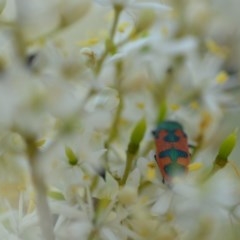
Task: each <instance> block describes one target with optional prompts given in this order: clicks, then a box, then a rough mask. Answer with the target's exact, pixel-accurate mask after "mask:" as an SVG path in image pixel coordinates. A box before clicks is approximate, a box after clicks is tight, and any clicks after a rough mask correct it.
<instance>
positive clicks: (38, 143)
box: [36, 139, 46, 147]
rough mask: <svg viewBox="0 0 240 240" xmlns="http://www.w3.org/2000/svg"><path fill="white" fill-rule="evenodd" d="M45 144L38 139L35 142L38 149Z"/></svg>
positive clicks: (44, 140) (42, 140) (43, 140)
mask: <svg viewBox="0 0 240 240" xmlns="http://www.w3.org/2000/svg"><path fill="white" fill-rule="evenodd" d="M45 142H46V139H40V140H38V141H37V142H36V145H37V146H38V147H42V146H43V145H44V144H45Z"/></svg>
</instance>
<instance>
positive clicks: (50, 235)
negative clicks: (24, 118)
mask: <svg viewBox="0 0 240 240" xmlns="http://www.w3.org/2000/svg"><path fill="white" fill-rule="evenodd" d="M26 143H27V146H28V148H27V155H28V158H29V165H30V171H31V178H32V183H33V186H34V188H35V192H36V202H37V206H36V207H37V211H38V217H39V224H40V228H41V230H42V236H43V238H44V239H45V240H54V239H55V237H54V232H53V222H52V216H51V212H50V208H49V205H48V202H47V197H46V196H47V187H46V184H45V182H44V178H43V174H42V172H41V168H40V166H39V162H38V160H39V159H38V149H37V146H36V141H35V139H34V138H29V139H26Z"/></svg>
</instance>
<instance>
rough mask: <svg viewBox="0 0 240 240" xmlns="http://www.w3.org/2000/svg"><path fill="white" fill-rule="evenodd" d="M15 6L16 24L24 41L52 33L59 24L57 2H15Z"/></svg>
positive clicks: (54, 0) (36, 0) (29, 0)
mask: <svg viewBox="0 0 240 240" xmlns="http://www.w3.org/2000/svg"><path fill="white" fill-rule="evenodd" d="M15 4H16V10H17V22H18V24H19V26H20V30H21V32H22V34H23V37H24V38H25V39H26V40H33V39H36V38H39V37H41V36H43V35H46V34H48V33H50V32H53V31H54V30H56V29H57V27H58V26H59V24H60V20H61V19H60V14H59V11H58V0H22V1H18V0H16V1H15Z"/></svg>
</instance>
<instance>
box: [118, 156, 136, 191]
mask: <svg viewBox="0 0 240 240" xmlns="http://www.w3.org/2000/svg"><path fill="white" fill-rule="evenodd" d="M134 156H135V155H132V154H129V153H128V154H127V162H126V165H125V169H124V173H123V177H122V179H121V180H120V182H119V184H120V185H121V186H123V185H125V183H126V181H127V178H128V176H129V173H130V172H131V169H132V163H133V159H134Z"/></svg>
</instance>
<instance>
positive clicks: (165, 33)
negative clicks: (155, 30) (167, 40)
mask: <svg viewBox="0 0 240 240" xmlns="http://www.w3.org/2000/svg"><path fill="white" fill-rule="evenodd" d="M161 33H162V34H163V35H164V36H167V35H168V33H169V30H168V28H167V27H166V26H164V27H162V28H161Z"/></svg>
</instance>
